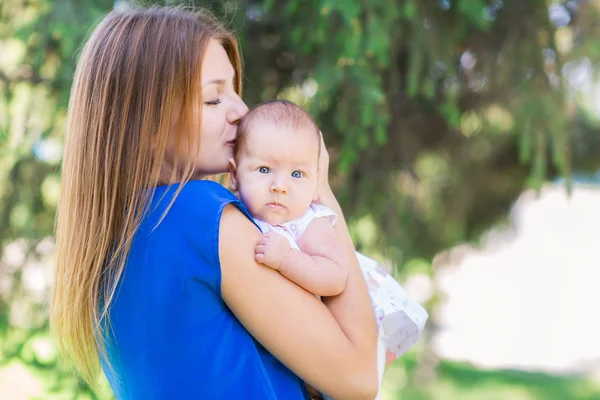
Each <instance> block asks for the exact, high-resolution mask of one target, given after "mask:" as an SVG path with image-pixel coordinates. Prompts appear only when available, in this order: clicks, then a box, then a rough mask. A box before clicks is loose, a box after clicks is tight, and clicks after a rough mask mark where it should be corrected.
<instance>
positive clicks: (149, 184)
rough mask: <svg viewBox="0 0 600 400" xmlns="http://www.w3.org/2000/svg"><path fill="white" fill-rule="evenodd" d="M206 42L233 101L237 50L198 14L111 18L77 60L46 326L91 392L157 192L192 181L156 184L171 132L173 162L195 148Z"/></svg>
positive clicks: (177, 172) (152, 12)
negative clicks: (228, 71)
mask: <svg viewBox="0 0 600 400" xmlns="http://www.w3.org/2000/svg"><path fill="white" fill-rule="evenodd" d="M210 39H216V40H218V41H220V42H221V44H222V45H223V47H224V49H225V50H226V52H227V54H228V56H229V59H230V61H231V63H232V65H233V67H234V69H235V71H236V81H235V82H234V84H235V89H236V91H237V92H238V94H240V95H241V77H242V73H241V65H240V55H239V52H238V44H237V41H236V39H235V37H234V35H233V34H232V33H230V32H228V31H227V30H226V29H224V28H223V27H222V26H221V25H220V24H219V23H218V22H217V21H216V20H215V19H214V18H213V17H212V16H210V15H209V14H207V13H206V12H205V11H197V10H196V11H195V10H193V9H189V8H172V7H152V8H133V9H127V10H115V11H112V12H111V13H110V14H108V15H107V16H106V17H105V18H104V19H103V20H102V21H101V22H100V24H99V25H98V26H97V27H96V29H95V30H94V32H93V33H92V35H91V37H90V38H89V40H88V41H87V43H86V45H85V46H84V48H83V50H82V53H81V56H80V59H79V61H78V64H77V69H76V72H75V78H74V82H73V87H72V91H71V98H70V102H69V112H68V121H69V122H68V128H67V134H66V144H65V154H64V159H63V165H62V184H61V185H62V188H61V196H60V202H59V206H58V212H57V223H56V277H55V282H54V288H53V294H52V301H51V315H50V322H51V326H52V328H53V329H54V330H55V332H56V333H57V335H58V337H59V340H60V345H61V349H62V350H63V352H64V353H65V354H66V355H68V356H69V358H70V359H71V360H72V361H73V363H74V364H75V367H76V368H77V370H78V371H79V372H80V374H81V375H82V377H83V378H84V379H85V380H86V381H87V382H88V383H90V384H91V385H95V382H96V378H97V374H98V372H99V356H100V354H103V355H106V348H105V340H106V336H105V335H106V332H105V327H106V326H108V324H106V323H108V315H109V310H110V306H111V303H112V300H113V297H114V295H115V292H116V290H117V287H118V283H119V279H120V277H121V275H122V274H123V269H124V266H125V262H126V259H127V255H128V253H129V249H130V247H131V242H132V238H133V236H134V234H135V232H136V230H137V228H138V227H139V225H140V222H141V219H142V217H143V214H144V212H146V211H147V209H148V207H149V201H150V199H151V196H152V195H153V193H154V188H155V187H156V186H157V185H158V184H160V183H169V184H170V183H174V182H181V183H182V184H181V185H180V187H179V190H181V187H183V185H184V184H185V183H186V182H187V181H189V179H190V178H191V177H192V176H193V174H194V171H193V166H192V165H191V164H190V162H189V161H188V162H186V163H185V164H186V165H179V164H181V163H180V162H178V161H177V158H176V159H175V160H174V162H173V164H174V165H173V172H172V175H171V178H170V180H169V181H168V182H159V180H161V178H160V171H161V165H162V163H163V161H164V159H165V150H166V146H167V139H168V137H169V135H170V132H172V131H174V132H173V134H174V135H175V143H176V149H177V151H176V154H181V153H180V152H184V151H186V150H187V152H188V156H189V155H191V154H193V152H195V151H198V143H199V138H197V137H195V138H194V137H187V136H186V135H184V132H192V131H197V129H196V130H193V129H190V127H198V126H201V124H200V122H201V120H200V119H201V109H202V99H201V93H202V92H201V82H200V76H201V65H202V60H203V58H204V52H205V49H206V47H207V45H208V43H209V40H210ZM176 112H177V114H175V113H176ZM175 126H176V129H175V128H174V127H175ZM174 129H175V130H174ZM190 144H193V145H190ZM191 159H192V157H188V158H187V160H191Z"/></svg>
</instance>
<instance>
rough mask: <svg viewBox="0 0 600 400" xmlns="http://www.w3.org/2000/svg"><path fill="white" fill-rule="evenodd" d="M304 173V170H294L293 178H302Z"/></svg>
mask: <svg viewBox="0 0 600 400" xmlns="http://www.w3.org/2000/svg"><path fill="white" fill-rule="evenodd" d="M303 176H304V173H303V172H302V171H294V172H292V178H302V177H303Z"/></svg>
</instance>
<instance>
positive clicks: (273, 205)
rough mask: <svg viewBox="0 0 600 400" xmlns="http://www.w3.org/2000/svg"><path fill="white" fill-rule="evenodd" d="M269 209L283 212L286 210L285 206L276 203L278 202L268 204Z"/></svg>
mask: <svg viewBox="0 0 600 400" xmlns="http://www.w3.org/2000/svg"><path fill="white" fill-rule="evenodd" d="M267 207H269V208H273V209H276V210H283V209H284V208H285V207H284V206H283V204H281V203H278V202H276V201H273V202H271V203H267Z"/></svg>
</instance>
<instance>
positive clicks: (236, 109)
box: [227, 95, 248, 125]
mask: <svg viewBox="0 0 600 400" xmlns="http://www.w3.org/2000/svg"><path fill="white" fill-rule="evenodd" d="M247 113H248V106H246V103H244V101H243V100H242V99H241V98H240V97H239V96H238V95H235V97H234V99H233V102H232V104H231V108H230V109H229V110H228V111H227V122H229V123H230V124H232V125H235V124H238V123H239V122H240V120H241V119H242V118H244V115H246V114H247Z"/></svg>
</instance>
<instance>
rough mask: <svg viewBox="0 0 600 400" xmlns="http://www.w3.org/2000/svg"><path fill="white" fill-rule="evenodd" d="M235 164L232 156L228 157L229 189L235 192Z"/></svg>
mask: <svg viewBox="0 0 600 400" xmlns="http://www.w3.org/2000/svg"><path fill="white" fill-rule="evenodd" d="M237 186H238V185H237V165H236V163H235V160H234V159H233V158H230V159H229V190H231V191H232V192H237V190H238V187H237Z"/></svg>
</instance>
